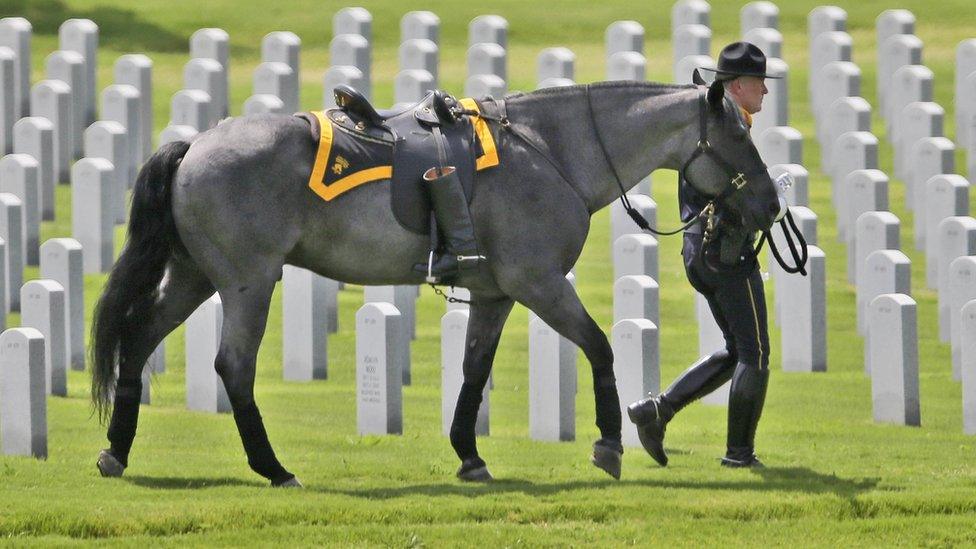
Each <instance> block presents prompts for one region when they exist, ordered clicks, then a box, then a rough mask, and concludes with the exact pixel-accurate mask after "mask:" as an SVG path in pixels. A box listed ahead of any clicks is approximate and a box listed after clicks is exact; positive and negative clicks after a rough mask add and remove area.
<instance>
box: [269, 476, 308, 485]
mask: <svg viewBox="0 0 976 549" xmlns="http://www.w3.org/2000/svg"><path fill="white" fill-rule="evenodd" d="M271 487H272V488H304V487H305V486H303V485H302V482H301V481H300V480H298V477H295V476H293V477H291V478H290V479H288V480H285V481H282V482H279V483H277V484H275V483H274V482H272V483H271Z"/></svg>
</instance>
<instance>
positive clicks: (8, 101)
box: [0, 46, 20, 154]
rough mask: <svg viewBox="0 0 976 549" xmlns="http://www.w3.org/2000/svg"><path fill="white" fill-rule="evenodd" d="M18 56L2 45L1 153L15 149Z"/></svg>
mask: <svg viewBox="0 0 976 549" xmlns="http://www.w3.org/2000/svg"><path fill="white" fill-rule="evenodd" d="M16 61H17V58H16V57H15V56H14V52H13V50H11V49H10V48H7V47H4V46H0V154H6V153H9V152H12V151H13V142H14V136H13V127H14V122H16V121H17V119H18V118H20V117H19V116H17V97H16V94H15V93H14V90H15V85H14V84H15V82H14V71H15V68H14V65H15V63H16Z"/></svg>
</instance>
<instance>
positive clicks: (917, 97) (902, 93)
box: [884, 65, 935, 137]
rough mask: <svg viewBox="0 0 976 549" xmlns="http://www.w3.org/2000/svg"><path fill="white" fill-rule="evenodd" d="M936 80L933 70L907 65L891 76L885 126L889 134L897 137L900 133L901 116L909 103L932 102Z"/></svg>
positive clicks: (921, 66)
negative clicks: (934, 81)
mask: <svg viewBox="0 0 976 549" xmlns="http://www.w3.org/2000/svg"><path fill="white" fill-rule="evenodd" d="M934 79H935V77H934V75H933V74H932V71H931V69H929V68H928V67H926V66H923V65H905V66H903V67H901V68H899V69H898V70H896V71H895V73H894V74H893V75H891V82H889V86H890V89H889V90H888V98H887V100H886V102H885V108H886V109H887V111H886V112H885V113H884V115H885V124H886V128H887V130H888V134H889V135H892V136H895V137H897V136H898V135H900V132H899V123H900V122H901V120H900V119H899V116H898V115H899V114H901V112H902V111H903V110H904V109H905V107H907V106H908V104H909V103H914V102H916V101H932V86H933V80H934Z"/></svg>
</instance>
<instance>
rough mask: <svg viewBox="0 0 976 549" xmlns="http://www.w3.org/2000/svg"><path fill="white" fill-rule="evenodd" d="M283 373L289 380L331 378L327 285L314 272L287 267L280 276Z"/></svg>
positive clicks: (323, 278)
mask: <svg viewBox="0 0 976 549" xmlns="http://www.w3.org/2000/svg"><path fill="white" fill-rule="evenodd" d="M281 288H282V289H281V293H282V309H281V318H282V330H281V339H282V342H281V343H282V345H281V347H282V351H283V356H282V362H283V366H282V371H283V374H284V378H285V380H288V381H312V380H313V379H327V378H328V354H327V352H326V348H327V343H328V341H327V337H326V336H327V334H328V318H327V315H328V303H327V300H328V296H327V292H328V290H329V288H328V283H327V281H326V279H325V277H322V276H319V275H317V274H315V273H313V272H312V271H309V270H306V269H302V268H301V267H294V266H292V265H285V266H284V267H283V268H282V276H281Z"/></svg>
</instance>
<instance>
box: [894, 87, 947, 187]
mask: <svg viewBox="0 0 976 549" xmlns="http://www.w3.org/2000/svg"><path fill="white" fill-rule="evenodd" d="M899 116H900V117H901V119H900V120H899V122H898V124H897V127H898V135H895V136H892V137H891V139H890V140H891V141H892V144H894V146H895V154H894V157H895V177H900V178H902V179H904V178H906V177H908V174H909V171H910V168H911V166H909V163H908V156H909V154H908V153H909V152H910V151H911V150H912V146H913V145H914V144H915V142H916V141H918V140H919V139H922V138H923V137H942V131H943V130H942V127H943V120H944V118H945V110H943V109H942V107H940V106H939V105H938V103H932V102H915V103H909V104H908V105H906V106H905V108H904V109H902V111H901V113H900V114H899Z"/></svg>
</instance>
